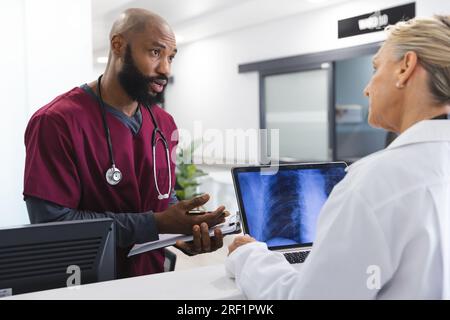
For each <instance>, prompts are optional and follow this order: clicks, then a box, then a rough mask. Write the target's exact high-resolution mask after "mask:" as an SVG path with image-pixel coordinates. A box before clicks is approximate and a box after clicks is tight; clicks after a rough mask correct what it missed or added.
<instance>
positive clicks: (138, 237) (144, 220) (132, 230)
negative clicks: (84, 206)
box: [25, 197, 159, 248]
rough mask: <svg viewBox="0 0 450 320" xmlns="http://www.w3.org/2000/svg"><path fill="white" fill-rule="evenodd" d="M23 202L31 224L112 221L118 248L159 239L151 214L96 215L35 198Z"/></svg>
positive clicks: (110, 213)
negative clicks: (96, 220)
mask: <svg viewBox="0 0 450 320" xmlns="http://www.w3.org/2000/svg"><path fill="white" fill-rule="evenodd" d="M25 201H26V205H27V209H28V216H29V218H30V222H31V223H32V224H35V223H48V222H61V221H71V220H90V219H101V218H111V219H113V220H114V224H115V229H116V241H117V246H119V247H121V248H127V247H130V246H132V245H134V244H139V243H145V242H149V241H155V240H158V239H159V236H158V230H157V226H156V221H155V218H154V215H153V212H152V211H149V212H145V213H113V212H103V213H98V212H92V211H81V210H76V209H70V208H65V207H62V206H59V205H57V204H55V203H52V202H49V201H45V200H42V199H39V198H34V197H26V198H25Z"/></svg>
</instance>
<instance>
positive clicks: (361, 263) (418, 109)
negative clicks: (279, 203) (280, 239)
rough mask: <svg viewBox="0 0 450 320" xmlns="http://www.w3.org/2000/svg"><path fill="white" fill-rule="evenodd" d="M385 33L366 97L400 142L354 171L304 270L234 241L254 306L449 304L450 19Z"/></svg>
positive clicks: (256, 245) (241, 280) (329, 205)
mask: <svg viewBox="0 0 450 320" xmlns="http://www.w3.org/2000/svg"><path fill="white" fill-rule="evenodd" d="M387 32H388V37H387V40H386V41H385V42H384V44H383V45H382V46H381V48H380V50H379V51H378V53H377V54H376V55H375V57H374V59H373V67H374V74H373V76H372V79H371V80H370V82H369V84H368V85H367V87H366V89H365V90H364V94H365V95H366V96H367V97H368V98H369V105H370V113H369V123H370V124H371V125H372V126H374V127H379V128H384V129H386V130H390V131H393V132H396V133H398V134H400V135H399V137H398V138H397V139H396V140H395V141H394V142H393V143H391V144H390V145H389V146H388V147H387V148H386V149H385V150H382V151H380V152H377V153H374V154H372V155H369V156H368V157H366V158H363V159H361V160H360V161H357V162H355V163H354V164H353V165H351V166H350V167H349V168H348V170H347V175H346V177H345V178H344V179H343V180H342V181H341V182H340V183H339V184H338V185H337V186H336V187H335V188H334V190H333V191H332V193H331V195H330V197H329V199H328V201H327V202H326V204H325V205H324V207H323V208H322V211H321V213H320V217H319V222H318V226H317V237H316V240H315V242H314V246H313V249H312V251H311V254H310V255H309V257H308V258H307V260H306V261H305V263H304V264H303V265H301V266H300V268H295V267H294V266H293V265H290V264H289V263H288V262H287V261H286V259H285V258H284V257H283V255H282V254H280V253H275V252H271V251H269V250H268V249H267V246H266V244H264V243H260V242H257V241H255V240H254V239H252V238H250V237H248V236H245V237H237V238H236V240H235V241H234V242H233V243H232V244H231V245H230V247H229V251H230V255H229V257H228V259H227V261H226V268H227V270H228V272H229V273H230V274H231V275H232V276H234V277H235V278H236V283H237V285H238V286H239V287H240V288H241V289H242V291H243V292H244V293H245V294H246V296H247V297H248V298H250V299H317V298H319V299H449V298H450V121H448V119H449V118H450V16H435V17H433V18H416V19H412V20H410V21H407V22H400V23H397V24H396V25H393V26H390V27H388V28H387Z"/></svg>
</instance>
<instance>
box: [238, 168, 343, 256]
mask: <svg viewBox="0 0 450 320" xmlns="http://www.w3.org/2000/svg"><path fill="white" fill-rule="evenodd" d="M346 168H347V164H346V163H345V162H327V163H297V164H286V165H279V166H277V167H275V169H271V167H270V166H251V167H235V168H233V169H232V176H233V182H234V188H235V191H236V197H237V200H238V205H239V210H240V213H241V219H242V223H243V226H242V227H243V230H244V233H245V234H248V235H250V236H252V237H253V238H255V239H256V240H258V241H261V242H265V243H266V244H267V246H268V248H269V249H270V250H273V251H279V252H281V253H283V254H284V256H285V257H286V259H287V260H288V261H289V262H290V263H292V264H296V263H302V262H304V261H305V259H306V258H307V256H308V254H309V253H310V251H311V248H312V244H313V242H314V239H315V236H316V225H317V219H318V217H319V213H320V210H321V209H322V206H323V204H324V203H325V201H326V200H327V198H328V196H329V195H330V193H331V191H332V190H333V188H334V186H335V185H336V184H337V183H338V182H339V181H341V180H342V179H343V178H344V176H345V173H346V171H345V169H346Z"/></svg>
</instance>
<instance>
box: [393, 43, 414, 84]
mask: <svg viewBox="0 0 450 320" xmlns="http://www.w3.org/2000/svg"><path fill="white" fill-rule="evenodd" d="M417 63H418V58H417V53H415V52H414V51H408V52H406V53H405V55H404V56H403V59H402V60H401V61H400V64H399V69H398V76H397V84H398V85H399V86H400V87H404V86H405V85H406V84H407V83H408V80H409V79H410V78H411V75H412V74H413V72H414V70H415V69H416V67H417Z"/></svg>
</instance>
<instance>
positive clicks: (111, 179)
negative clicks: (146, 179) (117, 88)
mask: <svg viewBox="0 0 450 320" xmlns="http://www.w3.org/2000/svg"><path fill="white" fill-rule="evenodd" d="M97 82H98V95H99V102H100V109H101V113H102V120H103V127H104V128H105V135H106V140H107V142H108V151H109V159H110V161H111V168H109V169H108V171H106V182H108V184H109V185H111V186H115V185H117V184H118V183H119V182H120V181H122V178H123V176H122V172H121V171H120V170H119V168H117V167H116V162H115V161H114V153H113V146H112V142H111V133H110V131H109V127H108V123H107V122H106V108H105V103H104V102H103V98H102V89H101V82H102V76H100V77H99V78H98V81H97ZM145 107H146V108H147V110H148V112H149V113H150V117H151V118H152V122H153V126H154V129H153V133H152V149H153V178H154V180H155V187H156V191H157V192H158V200H164V199H169V197H170V191H171V189H172V171H171V169H170V157H169V144H168V143H167V139H166V137H165V136H164V134H163V133H162V131H161V130H160V129H159V127H158V124H157V122H156V119H155V116H154V115H153V112H152V110H151V108H150V107H149V106H145ZM158 141H162V143H163V144H164V148H165V149H166V159H167V168H168V169H167V170H168V172H169V190H168V191H167V193H164V194H163V193H161V191H160V190H159V185H158V180H157V179H156V145H157V143H158Z"/></svg>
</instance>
